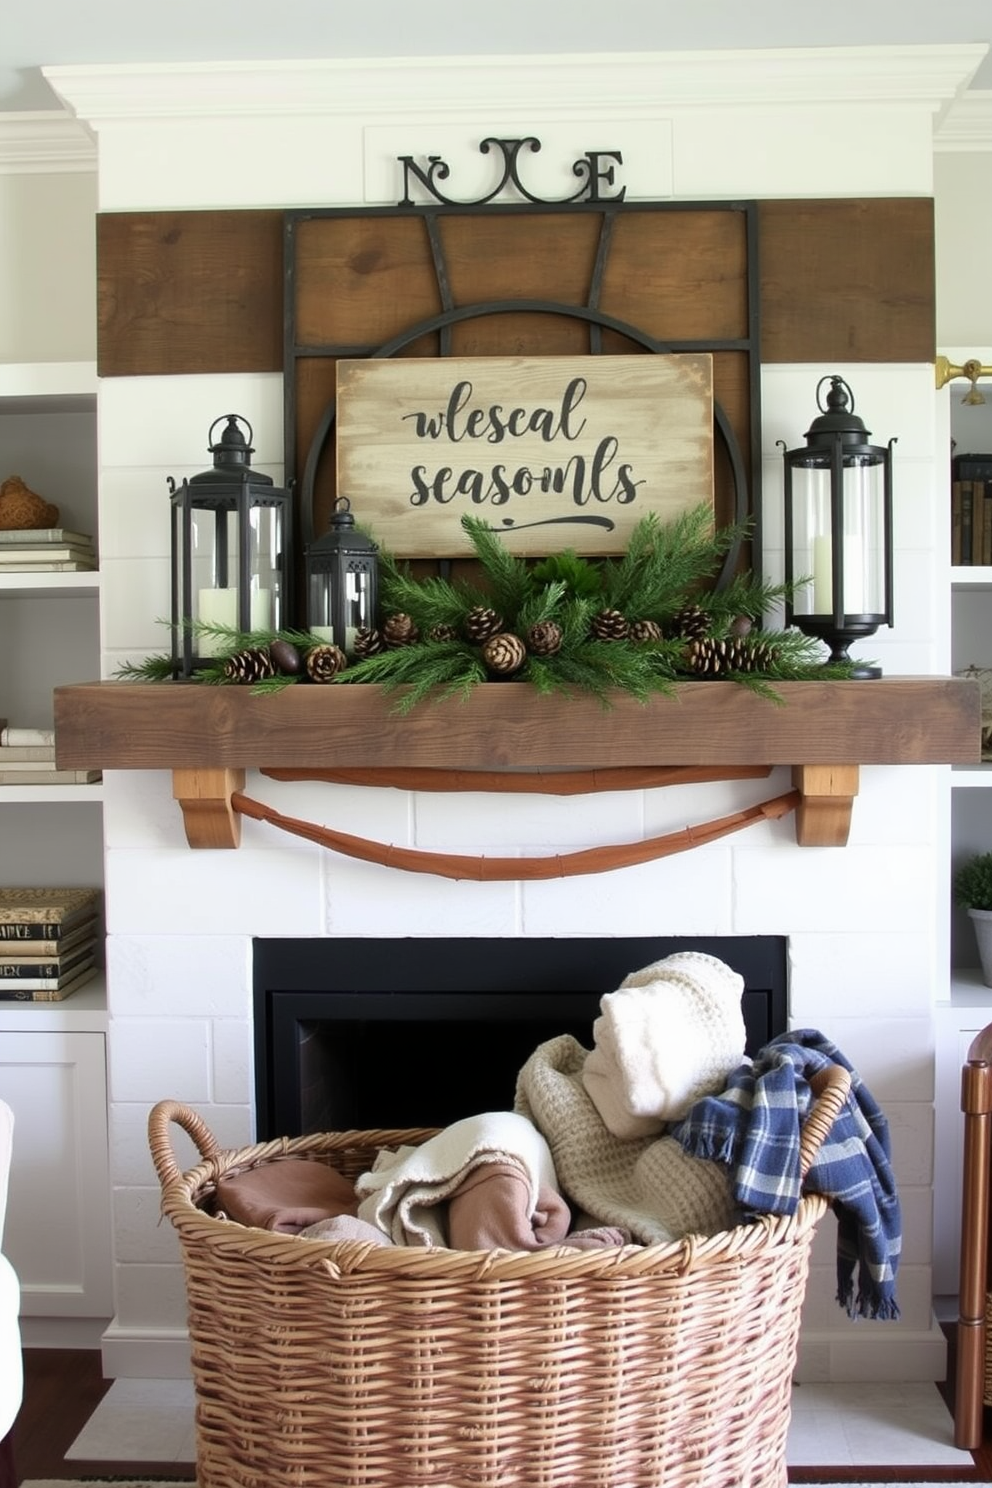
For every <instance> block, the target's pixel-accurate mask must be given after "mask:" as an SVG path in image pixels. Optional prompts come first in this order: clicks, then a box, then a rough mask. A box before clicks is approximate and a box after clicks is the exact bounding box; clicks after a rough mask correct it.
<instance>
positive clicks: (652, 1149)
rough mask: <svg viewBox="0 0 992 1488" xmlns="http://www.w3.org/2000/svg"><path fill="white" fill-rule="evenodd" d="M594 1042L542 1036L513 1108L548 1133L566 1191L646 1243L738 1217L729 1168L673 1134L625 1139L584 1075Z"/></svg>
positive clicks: (713, 1229)
mask: <svg viewBox="0 0 992 1488" xmlns="http://www.w3.org/2000/svg"><path fill="white" fill-rule="evenodd" d="M587 1057H588V1050H586V1049H584V1048H583V1047H582V1045H581V1044H580V1043H579V1042H578V1041H577V1040H576V1039H574V1038H573V1037H572V1036H571V1034H567V1033H565V1034H560V1035H559V1037H557V1038H553V1039H549V1040H548V1042H547V1043H545V1044H541V1045H540V1046H539V1047H538V1048H537V1049H535V1050H534V1053H533V1054H532V1055H531V1056H530V1058H529V1059H528V1061H527V1063H526V1064H525V1065H524V1067H523V1069H522V1070H521V1071H520V1074H519V1076H518V1078H517V1093H516V1100H515V1102H514V1109H515V1110H516V1111H518V1112H519V1113H520V1114H521V1115H523V1116H527V1117H529V1118H530V1120H531V1121H533V1123H534V1125H535V1126H536V1127H537V1129H538V1131H540V1132H541V1133H542V1134H543V1136H544V1137H545V1138H546V1140H547V1143H548V1146H549V1147H550V1149H551V1156H552V1158H553V1160H554V1165H555V1172H556V1173H557V1175H558V1184H559V1187H560V1188H561V1191H562V1193H563V1194H564V1195H565V1196H566V1197H567V1198H568V1199H569V1200H571V1202H572V1204H573V1205H577V1206H578V1207H579V1208H581V1209H582V1210H584V1211H585V1213H586V1214H588V1215H589V1216H590V1217H591V1218H592V1219H594V1220H596V1221H597V1222H598V1223H600V1224H609V1225H619V1226H622V1227H624V1228H625V1229H627V1230H629V1231H630V1234H631V1236H632V1238H633V1239H634V1240H635V1241H638V1242H639V1243H640V1244H643V1245H654V1244H663V1243H666V1242H668V1241H671V1240H678V1239H681V1238H682V1237H683V1236H685V1235H688V1234H700V1235H714V1234H717V1233H718V1232H719V1231H720V1230H725V1229H729V1228H730V1227H731V1226H732V1225H733V1224H735V1223H736V1211H735V1209H734V1205H733V1202H732V1199H731V1188H730V1174H729V1170H728V1169H727V1168H726V1167H725V1166H724V1165H723V1164H722V1163H716V1162H709V1161H706V1160H705V1159H702V1158H697V1157H690V1156H688V1155H687V1154H686V1153H685V1152H684V1151H683V1150H682V1148H681V1146H680V1145H679V1143H678V1142H676V1141H675V1140H674V1138H672V1137H667V1136H660V1137H657V1136H655V1137H639V1138H635V1139H634V1140H632V1141H624V1140H623V1139H621V1138H619V1137H616V1136H614V1135H613V1133H612V1132H610V1131H609V1130H608V1129H607V1127H606V1126H605V1125H604V1123H603V1119H602V1117H601V1116H600V1114H599V1112H598V1111H597V1109H596V1107H595V1105H594V1104H593V1102H592V1100H591V1099H590V1097H589V1095H588V1093H587V1092H586V1090H585V1087H584V1085H583V1083H582V1068H583V1065H584V1064H585V1061H586V1059H587Z"/></svg>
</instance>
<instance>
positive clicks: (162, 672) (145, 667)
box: [114, 656, 173, 682]
mask: <svg viewBox="0 0 992 1488" xmlns="http://www.w3.org/2000/svg"><path fill="white" fill-rule="evenodd" d="M172 675H173V670H172V657H171V656H146V657H145V658H144V660H143V661H125V662H122V663H121V665H120V666H119V667H118V668H117V670H116V671H115V672H114V676H115V677H116V678H117V679H118V680H119V681H121V682H171V680H172Z"/></svg>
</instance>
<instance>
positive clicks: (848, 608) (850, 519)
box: [792, 454, 885, 615]
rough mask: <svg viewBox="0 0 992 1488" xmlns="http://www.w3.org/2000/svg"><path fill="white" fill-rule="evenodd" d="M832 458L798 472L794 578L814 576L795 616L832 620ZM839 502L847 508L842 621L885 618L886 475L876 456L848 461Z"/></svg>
mask: <svg viewBox="0 0 992 1488" xmlns="http://www.w3.org/2000/svg"><path fill="white" fill-rule="evenodd" d="M831 485H832V478H831V466H830V459H829V455H823V456H822V457H820V456H815V457H814V456H811V457H809V458H807V459H805V460H804V461H803V462H802V464H798V465H796V466H794V468H793V471H792V519H793V527H792V572H793V573H794V574H795V575H796V576H797V578H801V577H806V576H811V577H812V583H810V584H807V585H806V586H805V587H804V588H803V589H802V590H799V591H797V593H796V595H795V598H794V600H793V614H794V615H832V614H834V613H835V607H834V587H833V585H834V559H833V501H832V496H831ZM837 499H838V501H839V502H840V503H841V504H842V508H843V523H842V526H843V551H844V565H843V568H844V571H843V587H842V591H841V596H840V604H839V610H840V613H841V614H842V615H871V614H883V613H884V612H885V470H884V465H883V463H881V462H880V461H879V460H878V459H877V458H876V457H875V456H874V455H869V454H858V455H855V456H850V457H847V458H846V459H845V461H844V464H843V468H842V471H841V488H840V490H839V491H838V493H837Z"/></svg>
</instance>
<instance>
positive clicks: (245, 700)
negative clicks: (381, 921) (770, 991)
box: [55, 677, 981, 847]
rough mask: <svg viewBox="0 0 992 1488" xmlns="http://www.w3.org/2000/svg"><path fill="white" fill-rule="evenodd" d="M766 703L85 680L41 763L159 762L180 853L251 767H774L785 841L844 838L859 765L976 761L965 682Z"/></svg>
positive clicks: (218, 838) (232, 832)
mask: <svg viewBox="0 0 992 1488" xmlns="http://www.w3.org/2000/svg"><path fill="white" fill-rule="evenodd" d="M776 691H777V693H778V696H779V698H780V700H781V701H780V702H773V701H771V700H770V699H768V698H763V697H760V696H758V695H757V694H755V693H753V692H751V691H750V690H748V689H747V688H745V687H742V686H738V685H736V684H734V683H730V682H688V683H684V684H681V685H680V686H679V687H678V690H677V692H676V693H675V694H674V695H673V696H662V695H659V696H656V697H653V698H652V699H651V700H650V701H649V702H647V703H640V702H638V701H637V700H636V699H634V698H632V697H630V696H628V695H627V694H625V693H617V694H616V695H615V697H614V699H613V703H612V706H611V707H610V708H604V707H603V706H602V705H601V704H600V703H599V702H598V701H596V699H594V698H588V697H570V698H567V699H566V698H562V697H561V696H554V695H552V696H541V695H540V694H538V693H536V692H535V691H534V689H533V688H532V687H529V686H527V685H526V684H524V683H516V682H501V683H492V684H488V685H485V686H480V687H477V688H476V689H474V690H473V691H472V692H471V693H470V694H469V695H468V696H467V697H465V698H449V699H445V700H443V701H440V702H427V703H420V704H418V705H417V706H416V707H415V708H414V709H412V711H411V712H409V713H408V714H405V715H403V716H398V715H397V713H396V712H395V706H396V701H397V695H396V694H395V693H385V692H383V690H382V689H381V688H380V687H377V686H374V685H370V684H363V685H361V686H358V685H356V686H334V685H332V686H329V687H309V686H302V687H301V686H296V687H287V688H286V689H285V690H284V691H282V692H279V693H274V694H272V693H270V694H259V693H255V692H253V691H252V690H251V688H248V687H206V686H203V685H202V684H199V683H195V682H167V683H143V682H84V683H76V684H72V685H69V686H65V687H57V688H56V689H55V750H56V761H57V763H58V765H59V766H60V767H61V768H66V769H106V770H159V769H163V770H171V771H172V774H173V794H174V795H175V797H176V799H177V800H178V801H179V802H180V805H181V807H182V810H183V815H184V818H185V824H186V834H187V838H188V840H189V842H190V845H191V846H194V847H236V846H237V845H238V842H239V840H240V820H241V819H240V816H239V815H238V814H237V812H236V811H235V810H234V809H233V807H232V805H231V797H232V795H234V793H235V792H237V791H240V790H242V789H243V787H244V782H245V771H246V770H248V769H253V768H258V769H266V768H270V769H273V768H283V769H286V768H294V767H295V768H310V769H318V768H325V769H329V768H336V769H344V768H363V769H375V768H381V769H386V768H395V767H396V766H397V765H404V766H407V767H411V768H414V767H417V768H428V769H449V770H450V769H458V770H513V769H527V770H538V769H546V770H562V769H586V770H588V769H608V768H617V767H622V766H644V765H655V766H657V765H712V766H742V765H747V766H774V765H790V766H792V769H793V781H794V784H795V787H796V788H797V789H798V791H799V792H800V795H801V802H800V805H799V808H798V810H797V813H796V838H797V841H798V842H799V844H800V845H801V846H804V847H808V846H841V845H843V843H844V842H846V840H847V833H848V828H849V825H850V817H851V809H852V805H853V800H854V797H855V795H856V794H857V791H858V767H859V766H860V765H863V764H871V765H931V764H949V765H955V764H962V765H967V764H978V763H979V762H980V759H981V747H980V739H981V708H980V699H979V686H978V683H977V682H974V681H971V680H968V679H965V678H959V677H883V678H879V679H877V680H873V681H857V682H813V681H810V682H784V683H780V684H778V686H777V688H776Z"/></svg>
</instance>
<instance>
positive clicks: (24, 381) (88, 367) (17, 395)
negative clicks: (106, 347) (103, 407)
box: [0, 362, 97, 413]
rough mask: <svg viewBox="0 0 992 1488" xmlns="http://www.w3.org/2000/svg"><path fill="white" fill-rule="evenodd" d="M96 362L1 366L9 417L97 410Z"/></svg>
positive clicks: (0, 390) (1, 393)
mask: <svg viewBox="0 0 992 1488" xmlns="http://www.w3.org/2000/svg"><path fill="white" fill-rule="evenodd" d="M96 386H97V377H96V362H0V399H2V400H3V407H4V411H5V412H7V413H34V412H39V413H41V412H44V413H61V412H65V413H74V412H76V411H79V410H83V409H89V408H95V407H96Z"/></svg>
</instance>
